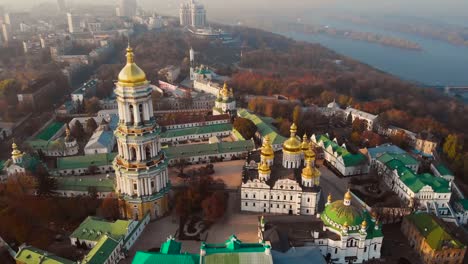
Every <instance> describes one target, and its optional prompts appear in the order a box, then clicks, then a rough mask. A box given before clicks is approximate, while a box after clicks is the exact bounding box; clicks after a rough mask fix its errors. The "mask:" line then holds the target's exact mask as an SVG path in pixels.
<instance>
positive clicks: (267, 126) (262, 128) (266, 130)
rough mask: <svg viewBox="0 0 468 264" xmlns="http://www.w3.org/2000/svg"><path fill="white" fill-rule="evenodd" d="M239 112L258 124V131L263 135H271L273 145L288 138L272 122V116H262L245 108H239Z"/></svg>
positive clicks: (281, 142) (279, 143) (241, 115)
mask: <svg viewBox="0 0 468 264" xmlns="http://www.w3.org/2000/svg"><path fill="white" fill-rule="evenodd" d="M237 114H238V115H239V116H240V117H243V118H247V119H249V120H250V121H252V122H253V123H254V124H255V125H256V126H257V131H258V132H259V133H260V135H261V136H262V137H265V136H266V135H269V136H270V139H271V143H272V144H273V145H281V144H283V142H284V141H285V140H286V138H285V137H283V136H281V135H280V134H279V133H278V131H277V130H276V128H275V127H274V126H273V125H272V124H271V121H272V120H271V119H270V118H268V117H260V116H258V115H256V114H253V113H250V112H249V111H247V110H246V109H243V108H239V109H238V110H237Z"/></svg>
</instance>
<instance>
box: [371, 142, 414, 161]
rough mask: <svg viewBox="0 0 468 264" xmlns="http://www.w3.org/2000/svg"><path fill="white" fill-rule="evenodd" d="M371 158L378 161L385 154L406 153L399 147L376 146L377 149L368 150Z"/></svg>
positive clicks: (389, 145) (388, 145)
mask: <svg viewBox="0 0 468 264" xmlns="http://www.w3.org/2000/svg"><path fill="white" fill-rule="evenodd" d="M367 151H368V153H369V156H370V157H371V158H372V159H376V158H377V157H379V156H380V155H382V154H384V153H392V154H404V153H406V152H405V151H404V150H402V149H401V148H399V147H398V146H395V145H392V144H383V145H380V146H376V147H375V148H368V149H367Z"/></svg>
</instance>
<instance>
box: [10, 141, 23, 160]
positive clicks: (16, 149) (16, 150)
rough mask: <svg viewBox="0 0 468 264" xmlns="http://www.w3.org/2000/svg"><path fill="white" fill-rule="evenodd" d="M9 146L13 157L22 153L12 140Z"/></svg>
mask: <svg viewBox="0 0 468 264" xmlns="http://www.w3.org/2000/svg"><path fill="white" fill-rule="evenodd" d="M11 148H12V149H13V151H12V152H11V155H12V156H13V157H19V156H21V155H22V153H21V151H20V150H19V149H18V146H17V145H16V143H15V142H13V144H11Z"/></svg>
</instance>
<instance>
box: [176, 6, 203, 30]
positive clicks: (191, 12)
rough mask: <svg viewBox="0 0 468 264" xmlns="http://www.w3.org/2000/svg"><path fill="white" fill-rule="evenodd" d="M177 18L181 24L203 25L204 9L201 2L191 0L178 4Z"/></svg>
mask: <svg viewBox="0 0 468 264" xmlns="http://www.w3.org/2000/svg"><path fill="white" fill-rule="evenodd" d="M179 19H180V25H181V26H192V27H204V26H205V25H206V11H205V7H204V6H203V5H202V4H199V3H196V2H195V1H194V0H191V1H190V2H188V3H183V4H181V5H180V9H179Z"/></svg>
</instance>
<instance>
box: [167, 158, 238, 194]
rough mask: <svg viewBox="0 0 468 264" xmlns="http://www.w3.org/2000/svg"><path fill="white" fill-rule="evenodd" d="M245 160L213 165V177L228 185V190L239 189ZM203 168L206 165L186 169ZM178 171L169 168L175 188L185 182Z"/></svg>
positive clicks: (186, 169) (191, 166)
mask: <svg viewBox="0 0 468 264" xmlns="http://www.w3.org/2000/svg"><path fill="white" fill-rule="evenodd" d="M244 163H245V160H231V161H224V162H216V163H212V164H213V166H214V171H215V173H214V174H213V175H212V176H213V178H214V179H215V180H217V179H221V180H223V181H224V183H225V184H226V188H228V189H237V188H239V187H240V185H241V182H242V179H241V171H242V166H243V165H244ZM202 166H206V164H196V165H189V166H187V167H186V168H185V169H184V172H185V171H188V170H190V169H196V168H200V167H202ZM177 174H178V169H177V168H174V167H171V168H169V178H170V180H171V183H172V185H173V186H179V185H182V184H183V182H184V180H183V179H181V178H180V177H178V176H177Z"/></svg>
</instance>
